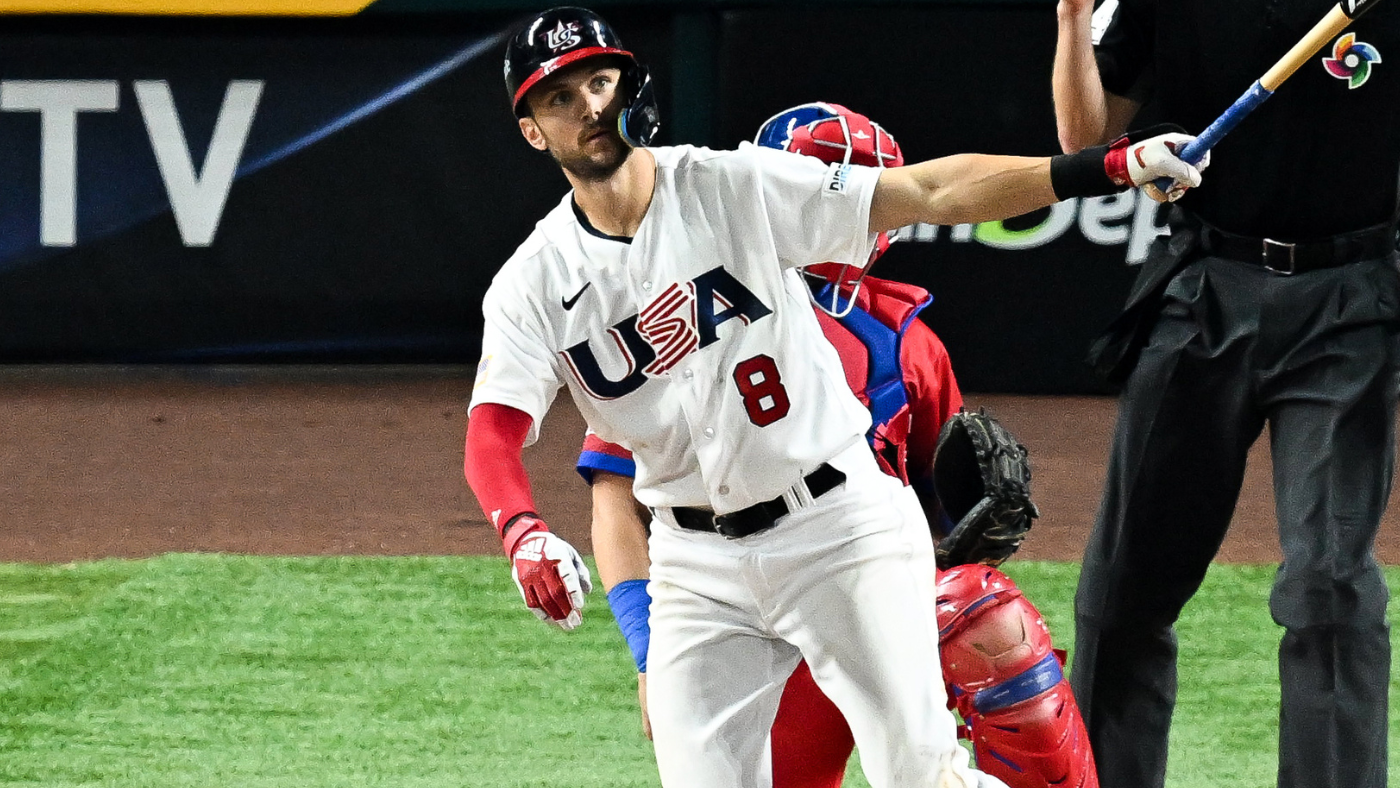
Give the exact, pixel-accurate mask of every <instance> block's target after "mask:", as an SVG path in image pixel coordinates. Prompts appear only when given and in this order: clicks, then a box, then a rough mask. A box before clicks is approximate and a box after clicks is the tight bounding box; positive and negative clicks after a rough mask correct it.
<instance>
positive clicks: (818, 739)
mask: <svg viewBox="0 0 1400 788" xmlns="http://www.w3.org/2000/svg"><path fill="white" fill-rule="evenodd" d="M755 143H756V144H759V145H765V146H767V147H772V148H778V149H782V150H788V151H792V152H795V153H800V154H804V155H809V156H815V157H817V158H819V159H822V160H823V161H826V162H837V161H840V162H843V163H854V164H861V165H867V166H889V167H897V166H900V165H901V164H902V163H903V157H902V155H901V153H900V150H899V146H898V144H897V143H896V142H895V140H894V138H893V137H891V136H890V135H889V134H888V133H887V132H886V131H885V130H884V129H883V128H881V127H880V126H879V125H877V124H875V123H872V122H871V121H870V120H869V119H867V118H866V117H864V116H862V115H859V114H857V113H854V112H851V111H850V110H848V109H846V108H845V107H841V106H839V105H835V104H823V103H817V104H806V105H802V106H799V107H794V108H792V109H790V110H787V111H785V112H782V113H780V114H778V115H776V116H774V117H773V118H771V119H770V120H769V121H768V122H766V123H765V124H764V125H763V127H762V128H761V129H760V130H759V133H758V136H757V138H756V139H755ZM888 246H889V239H888V238H885V237H883V236H882V237H881V239H880V241H879V243H878V244H877V246H876V250H875V253H874V254H873V255H872V257H871V262H873V261H874V259H875V258H876V257H878V256H879V255H880V254H881V253H883V252H884V251H885V249H887V248H888ZM847 269H848V267H847V266H840V265H831V264H827V265H823V266H811V267H808V268H807V269H806V270H805V271H804V272H803V274H804V276H805V277H806V279H807V282H806V285H807V287H808V289H809V291H810V295H811V300H812V302H813V303H814V304H815V305H816V306H817V309H816V317H817V320H818V322H819V323H820V324H821V326H822V328H823V330H824V333H825V334H826V337H827V339H828V340H829V341H831V343H832V344H833V345H834V346H835V347H836V349H837V351H838V353H839V355H840V357H841V361H842V364H843V366H844V367H845V369H846V376H847V382H848V383H849V384H850V386H851V388H852V390H853V391H855V393H856V395H857V396H858V397H859V398H860V400H861V402H862V403H864V404H865V405H866V406H867V407H869V408H870V411H871V414H872V421H873V423H874V426H872V428H871V430H870V432H869V433H868V434H867V436H866V437H867V439H868V440H869V442H870V445H871V447H872V449H873V450H874V452H875V454H876V456H877V458H878V460H879V463H880V465H881V467H882V469H883V470H884V471H885V472H886V473H889V474H890V475H892V476H895V477H897V478H900V479H902V480H904V481H905V482H906V483H908V484H910V485H911V486H912V487H913V488H914V489H915V491H916V492H917V493H918V494H919V498H920V500H921V502H922V503H923V505H924V509H925V512H926V513H927V515H928V519H929V522H930V524H931V527H932V530H933V535H934V538H935V540H936V541H937V548H936V552H937V556H938V566H939V570H940V571H939V578H938V625H939V639H940V651H941V656H942V672H943V677H944V681H945V682H946V684H947V687H948V694H949V698H950V700H949V706H950V707H953V706H956V708H957V709H958V711H959V712H960V713H961V715H962V718H963V720H964V722H965V723H966V724H965V726H964V730H963V731H960V732H961V733H963V734H965V735H966V736H967V737H968V738H969V739H970V740H971V741H972V744H973V747H974V751H975V753H976V756H977V765H978V768H979V769H981V770H983V771H984V772H986V773H988V774H991V775H993V776H995V777H998V778H1000V779H1001V780H1002V781H1003V782H1005V783H1006V784H1007V785H1008V786H1010V787H1011V788H1048V787H1049V786H1056V787H1057V788H1091V787H1093V788H1096V786H1097V785H1098V779H1097V776H1096V774H1095V770H1094V763H1093V755H1092V753H1091V752H1090V749H1089V744H1088V739H1087V737H1086V736H1085V732H1084V725H1083V722H1082V720H1081V718H1080V715H1079V710H1078V707H1077V706H1076V705H1075V702H1074V698H1073V696H1072V695H1071V694H1070V690H1069V684H1068V682H1067V681H1066V680H1065V678H1064V676H1063V674H1062V672H1061V665H1062V663H1063V658H1064V654H1063V652H1059V651H1056V650H1054V649H1052V647H1051V642H1050V633H1049V631H1048V629H1047V628H1046V626H1045V623H1044V621H1043V619H1042V618H1041V616H1040V614H1039V612H1038V611H1037V610H1036V609H1035V606H1034V605H1032V604H1031V603H1030V601H1028V600H1027V599H1026V598H1025V597H1024V596H1023V595H1022V593H1021V591H1020V589H1018V588H1017V587H1016V585H1015V583H1013V582H1012V580H1011V579H1010V578H1008V577H1007V576H1006V575H1004V574H1003V573H1002V572H1000V571H999V570H997V569H996V566H997V565H999V564H1000V563H1001V562H1003V561H1004V560H1006V559H1007V558H1008V557H1009V556H1010V555H1011V554H1012V553H1014V552H1015V551H1016V549H1017V548H1018V547H1019V546H1020V544H1021V542H1022V540H1023V539H1024V538H1025V536H1026V532H1027V531H1028V530H1029V528H1030V526H1031V522H1032V520H1033V519H1034V518H1035V517H1036V516H1038V513H1037V511H1036V508H1035V505H1034V504H1033V503H1032V502H1031V500H1030V466H1029V464H1028V462H1027V458H1026V451H1025V448H1024V447H1023V446H1021V445H1020V444H1019V443H1017V442H1016V440H1015V439H1014V438H1013V437H1012V436H1011V435H1010V434H1009V433H1008V432H1007V431H1006V430H1005V429H1004V428H1003V427H1002V426H1001V424H999V423H998V422H997V421H996V420H995V419H993V418H992V417H991V416H988V415H986V414H985V413H981V412H978V413H969V412H967V411H965V410H962V395H961V393H960V392H959V390H958V386H957V382H956V380H955V379H954V377H953V371H952V367H951V364H950V363H949V360H948V354H947V351H946V350H945V349H944V347H943V344H942V342H941V341H939V339H938V337H937V336H935V335H934V333H933V332H932V331H931V330H929V328H928V327H927V326H925V325H924V324H923V323H922V322H921V321H919V320H917V319H916V316H917V314H918V313H919V312H920V311H921V310H922V309H923V308H924V307H925V306H927V305H928V304H929V302H930V301H931V300H932V299H931V297H930V296H929V294H928V293H927V292H926V291H924V290H922V289H920V288H918V287H914V286H912V285H907V284H901V283H897V282H891V281H887V280H882V279H876V278H874V277H868V276H865V272H864V269H861V270H858V271H849V270H847ZM578 470H579V473H580V474H582V475H583V477H584V479H585V480H587V481H588V482H589V483H590V484H591V485H592V492H593V549H594V553H595V556H596V558H597V562H598V570H599V574H600V575H601V577H602V581H603V585H604V587H605V588H606V589H607V592H608V603H609V605H610V606H611V607H612V609H613V613H614V615H615V616H616V618H617V621H618V624H619V626H620V627H621V629H622V632H623V634H624V636H625V638H626V640H627V643H628V646H629V647H630V649H631V651H632V655H633V658H634V659H635V661H636V663H637V669H638V672H639V676H638V687H639V695H640V700H641V705H642V724H643V728H644V730H647V729H648V724H647V719H646V654H647V641H648V634H649V633H648V628H647V615H648V604H649V601H650V598H649V596H648V594H647V590H646V585H647V580H646V578H647V576H648V563H649V562H648V558H647V526H646V523H647V522H648V520H649V514H648V513H647V512H646V511H645V510H644V509H641V508H640V507H639V506H638V504H637V503H636V501H635V499H634V498H633V496H632V476H633V475H634V473H635V467H634V465H633V463H632V459H631V455H630V453H629V452H628V451H627V450H626V449H624V448H623V447H620V446H616V445H613V444H608V443H605V442H604V441H602V440H601V439H599V438H597V437H596V436H594V435H591V434H590V435H588V436H587V437H586V438H585V440H584V447H583V452H582V454H581V456H580V457H579V461H578ZM889 602H890V603H892V604H898V600H889ZM648 735H649V730H648ZM853 748H854V741H853V739H852V736H851V731H850V728H849V727H848V726H847V724H846V721H845V719H844V718H843V717H842V716H841V713H840V711H839V710H837V708H836V706H835V705H834V704H833V703H832V702H831V701H830V700H828V699H827V697H826V696H825V695H823V694H822V692H821V690H820V689H818V687H817V685H816V684H815V682H814V681H813V679H812V675H811V672H810V671H809V670H808V668H807V665H806V663H802V664H799V665H798V667H797V669H796V671H794V672H793V674H792V675H791V676H790V677H788V678H787V682H786V685H785V687H784V690H783V695H782V700H781V702H780V704H779V707H778V712H777V717H776V719H775V720H774V721H773V723H772V769H773V785H774V786H775V788H837V786H840V784H841V781H842V778H843V777H844V775H845V771H846V761H847V760H848V759H849V757H850V755H851V752H852V750H853Z"/></svg>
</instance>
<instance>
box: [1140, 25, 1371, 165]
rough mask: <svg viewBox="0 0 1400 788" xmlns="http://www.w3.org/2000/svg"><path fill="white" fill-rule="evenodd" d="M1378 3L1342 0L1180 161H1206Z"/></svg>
mask: <svg viewBox="0 0 1400 788" xmlns="http://www.w3.org/2000/svg"><path fill="white" fill-rule="evenodd" d="M1379 2H1380V0H1341V2H1339V3H1337V5H1335V6H1333V8H1332V10H1331V11H1328V12H1327V15H1326V16H1324V17H1323V18H1322V21H1320V22H1318V23H1317V24H1316V25H1313V29H1312V30H1309V31H1308V33H1307V35H1305V36H1303V37H1302V38H1301V39H1299V41H1298V43H1296V44H1294V45H1293V48H1292V49H1290V50H1288V54H1286V55H1284V56H1283V57H1282V58H1280V59H1279V61H1278V62H1277V63H1275V64H1274V65H1273V67H1272V68H1270V69H1269V70H1268V71H1266V72H1264V76H1262V77H1260V78H1259V81H1257V82H1255V83H1254V84H1253V85H1250V86H1249V90H1246V91H1245V92H1244V95H1242V96H1240V97H1239V98H1237V99H1235V103H1234V104H1231V105H1230V108H1229V109H1227V110H1225V112H1224V113H1222V114H1221V116H1220V117H1218V118H1216V119H1215V122H1214V123H1211V124H1210V126H1208V127H1206V130H1205V131H1203V132H1201V134H1200V136H1199V137H1196V139H1195V140H1194V141H1192V142H1189V143H1187V145H1186V147H1184V148H1182V149H1181V154H1180V156H1179V157H1178V158H1180V159H1181V160H1182V161H1184V162H1186V163H1187V164H1195V163H1196V162H1198V161H1200V160H1201V159H1203V158H1205V155H1206V153H1208V152H1209V151H1210V149H1211V148H1214V147H1215V145H1216V143H1218V142H1220V139H1221V138H1222V137H1224V136H1225V135H1226V134H1229V133H1230V130H1231V129H1233V128H1235V127H1236V126H1238V125H1239V124H1240V121H1242V120H1244V119H1245V117H1246V116H1247V115H1249V113H1251V112H1253V111H1254V110H1255V109H1257V108H1258V107H1259V105H1260V104H1263V103H1264V101H1265V99H1267V98H1268V97H1269V96H1272V95H1274V91H1275V90H1278V87H1279V85H1282V84H1283V81H1284V80H1286V79H1288V78H1289V77H1291V76H1293V72H1295V71H1297V70H1298V69H1299V68H1300V67H1301V66H1302V65H1303V64H1304V63H1306V62H1307V61H1308V58H1310V57H1312V56H1313V54H1315V53H1316V52H1317V50H1319V49H1321V48H1322V47H1323V46H1324V45H1326V43H1327V42H1328V41H1330V40H1332V38H1333V37H1334V36H1337V35H1339V34H1340V33H1341V32H1342V31H1343V30H1345V29H1346V27H1347V25H1349V24H1351V23H1352V22H1355V21H1356V20H1357V19H1359V18H1360V17H1361V15H1362V14H1364V13H1366V12H1367V11H1370V10H1371V9H1372V8H1373V7H1374V6H1375V5H1376V4H1377V3H1379ZM1156 184H1157V188H1159V189H1161V190H1162V191H1166V190H1167V188H1168V187H1170V186H1171V185H1172V181H1171V179H1170V178H1158V179H1157V181H1156Z"/></svg>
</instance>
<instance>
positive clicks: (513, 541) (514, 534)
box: [500, 512, 549, 558]
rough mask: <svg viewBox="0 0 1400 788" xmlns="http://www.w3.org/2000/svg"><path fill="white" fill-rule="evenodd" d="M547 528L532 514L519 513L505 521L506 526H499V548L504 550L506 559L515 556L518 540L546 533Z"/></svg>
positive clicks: (537, 516)
mask: <svg viewBox="0 0 1400 788" xmlns="http://www.w3.org/2000/svg"><path fill="white" fill-rule="evenodd" d="M548 530H549V528H548V526H546V525H545V524H544V520H541V519H540V516H539V515H538V514H535V513H534V512H521V513H520V514H517V515H515V516H514V517H512V518H510V519H509V520H506V524H505V525H503V526H501V532H500V537H501V546H502V547H504V548H505V551H506V557H507V558H511V557H514V556H515V550H516V548H517V547H519V546H520V540H522V539H524V538H525V537H527V536H529V535H530V534H533V533H538V532H540V531H548Z"/></svg>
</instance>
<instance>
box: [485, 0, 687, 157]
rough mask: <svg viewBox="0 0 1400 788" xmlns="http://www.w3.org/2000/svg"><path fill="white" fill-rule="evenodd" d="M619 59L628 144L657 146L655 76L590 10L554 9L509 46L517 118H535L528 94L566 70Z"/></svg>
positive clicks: (622, 127)
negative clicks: (587, 62)
mask: <svg viewBox="0 0 1400 788" xmlns="http://www.w3.org/2000/svg"><path fill="white" fill-rule="evenodd" d="M600 56H608V57H613V58H616V59H617V60H618V61H619V65H621V66H622V90H623V96H624V100H625V103H624V104H623V107H622V112H621V114H619V115H618V117H617V126H618V131H620V132H621V133H622V138H623V139H624V140H626V141H627V144H629V145H631V146H633V147H640V146H643V145H648V144H650V143H651V140H652V138H653V137H655V136H656V132H657V130H658V129H660V128H661V112H660V110H659V109H658V108H657V106H656V93H655V91H654V90H653V88H652V85H651V75H650V74H649V73H648V72H647V69H646V67H645V66H643V65H642V64H640V63H638V62H637V57H636V56H635V55H633V54H632V53H631V52H629V51H627V49H626V48H624V47H623V46H622V40H621V39H619V38H618V36H617V32H616V31H614V30H613V29H612V26H611V25H609V24H608V23H607V22H606V21H604V20H603V18H602V17H600V16H598V15H597V14H595V13H593V12H592V11H590V10H588V9H587V8H574V7H568V6H566V7H560V8H551V9H549V10H548V11H544V12H542V13H540V14H537V15H535V17H534V18H532V19H531V20H530V21H529V22H527V23H526V24H525V26H524V27H522V28H521V29H520V31H519V32H517V33H516V34H515V35H514V36H512V37H511V39H510V43H508V44H506V93H507V95H509V96H510V101H511V108H512V109H513V110H514V111H515V116H516V117H518V118H523V117H525V116H527V115H529V114H530V110H529V107H528V105H527V104H526V103H525V94H526V93H528V92H529V91H530V88H532V87H534V86H535V84H536V83H538V82H539V81H540V80H542V79H544V78H545V77H547V76H549V75H550V74H552V73H554V72H556V71H558V70H559V69H561V68H564V67H565V66H568V65H570V64H573V63H577V62H579V61H580V60H584V59H585V58H590V57H600Z"/></svg>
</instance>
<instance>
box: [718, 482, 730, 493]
mask: <svg viewBox="0 0 1400 788" xmlns="http://www.w3.org/2000/svg"><path fill="white" fill-rule="evenodd" d="M719 494H720V495H728V494H729V485H727V484H721V485H720V486H719Z"/></svg>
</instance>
